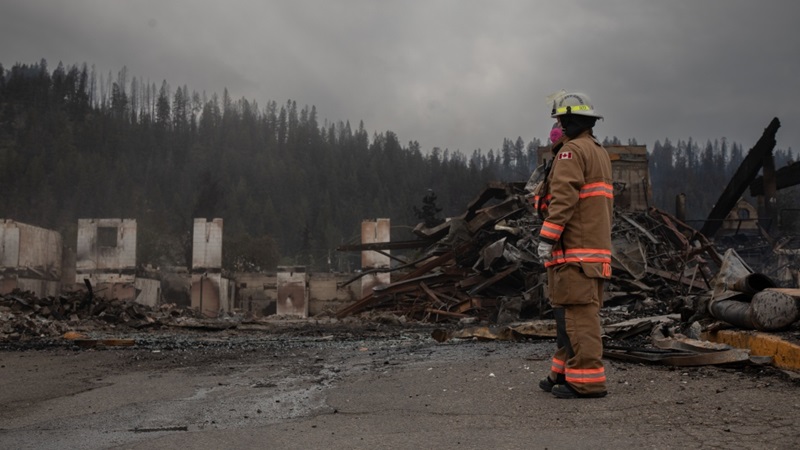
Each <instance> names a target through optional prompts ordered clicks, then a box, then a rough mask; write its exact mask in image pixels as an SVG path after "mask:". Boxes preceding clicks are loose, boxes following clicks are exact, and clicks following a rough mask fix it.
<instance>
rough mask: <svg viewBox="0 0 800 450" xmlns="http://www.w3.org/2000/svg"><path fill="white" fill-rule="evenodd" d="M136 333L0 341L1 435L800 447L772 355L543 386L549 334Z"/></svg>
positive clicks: (15, 440) (794, 388)
mask: <svg viewBox="0 0 800 450" xmlns="http://www.w3.org/2000/svg"><path fill="white" fill-rule="evenodd" d="M134 337H135V338H136V339H137V345H136V346H134V347H128V348H122V349H114V348H108V349H92V350H86V349H77V348H75V347H71V346H69V345H66V344H64V343H59V342H51V343H43V344H41V345H37V346H34V348H21V347H14V348H8V347H7V348H5V349H4V350H0V448H8V449H12V448H13V449H28V448H30V449H65V448H67V449H69V448H80V449H96V448H135V449H161V448H163V449H173V448H191V449H206V448H207V449H220V448H280V449H295V448H296V449H301V448H302V449H317V448H320V449H322V448H325V449H362V448H363V449H487V448H491V449H545V448H547V449H561V448H564V449H576V448H579V449H580V448H593V449H598V448H599V449H606V448H614V449H627V448H636V449H640V448H657V449H670V448H675V449H686V448H724V449H732V448H754V449H756V448H757V449H771V448H775V449H795V448H800V421H798V420H797V417H798V415H799V414H800V384H798V382H796V381H792V379H790V378H788V377H786V376H784V374H782V373H781V372H778V371H776V370H774V369H770V368H763V367H744V368H742V367H738V368H719V367H699V368H670V367H664V366H650V365H638V364H630V363H622V362H617V361H606V364H607V373H608V378H609V380H610V382H609V395H608V396H607V397H605V398H602V399H578V400H562V399H556V398H555V397H553V396H552V395H551V394H548V393H544V392H541V391H539V390H538V388H537V383H538V380H539V379H540V378H541V377H542V376H543V375H544V374H545V373H546V372H547V370H548V367H549V356H550V352H551V351H552V350H553V347H554V343H553V342H552V341H533V340H531V341H525V342H478V341H472V340H470V341H458V340H454V341H448V342H446V343H442V344H440V343H436V342H435V341H434V340H433V339H431V338H430V330H425V329H415V328H412V329H407V328H382V329H380V330H376V329H372V330H370V331H369V332H362V331H359V330H356V329H351V330H341V329H339V330H314V331H310V330H300V331H298V330H295V331H293V332H290V333H286V332H281V333H278V334H276V333H272V332H266V331H250V332H237V331H227V332H220V333H189V334H181V335H179V336H175V335H173V334H170V333H160V334H156V335H153V334H145V335H137V336H134Z"/></svg>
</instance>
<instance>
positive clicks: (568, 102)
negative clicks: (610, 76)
mask: <svg viewBox="0 0 800 450" xmlns="http://www.w3.org/2000/svg"><path fill="white" fill-rule="evenodd" d="M552 104H553V109H552V111H551V112H550V117H558V116H563V115H565V114H576V115H579V116H588V117H594V118H596V119H602V118H603V116H601V115H600V114H598V113H597V111H595V110H594V105H593V104H592V101H591V100H590V99H589V96H588V95H586V94H583V93H580V92H565V91H561V92H558V93H556V94H555V95H553V96H552Z"/></svg>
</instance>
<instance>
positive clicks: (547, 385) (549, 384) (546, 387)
mask: <svg viewBox="0 0 800 450" xmlns="http://www.w3.org/2000/svg"><path fill="white" fill-rule="evenodd" d="M563 383H565V381H564V375H561V374H559V375H558V376H557V377H556V381H553V380H551V379H550V376H549V375H548V376H546V377H544V378H543V379H542V381H540V382H539V389H541V390H543V391H545V392H551V391H552V390H553V386H555V385H558V384H563Z"/></svg>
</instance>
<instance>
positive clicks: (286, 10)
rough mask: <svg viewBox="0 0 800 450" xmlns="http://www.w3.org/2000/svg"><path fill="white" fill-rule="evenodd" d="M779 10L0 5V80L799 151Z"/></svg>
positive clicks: (149, 2)
mask: <svg viewBox="0 0 800 450" xmlns="http://www.w3.org/2000/svg"><path fill="white" fill-rule="evenodd" d="M798 5H800V3H798V2H796V1H794V0H781V1H771V0H761V1H758V2H755V1H745V0H706V1H693V0H671V1H669V2H666V1H664V2H644V1H634V0H604V1H602V2H599V1H593V0H580V1H569V0H564V1H560V2H538V1H530V0H519V1H517V0H493V1H477V0H419V1H418V0H403V1H391V2H389V1H374V0H318V1H312V0H292V1H288V0H228V1H225V2H212V1H200V0H137V1H123V0H70V1H57V0H5V1H3V2H2V5H0V63H2V64H3V66H4V67H6V68H9V67H11V66H12V65H13V64H15V63H17V62H21V63H34V62H38V61H39V60H40V59H41V58H45V59H46V60H47V61H48V64H49V65H50V67H51V69H52V68H54V67H55V65H56V64H57V63H58V62H59V61H60V62H63V63H64V64H65V65H72V64H82V63H84V62H85V63H87V64H89V65H90V66H92V65H94V66H95V67H96V69H97V71H98V72H99V73H104V74H106V73H108V72H113V73H114V74H116V73H117V72H118V71H119V70H120V69H122V68H123V67H126V68H127V70H128V74H129V79H130V77H132V76H135V77H138V78H141V79H144V80H149V81H151V82H154V83H156V84H158V85H160V83H161V81H162V80H166V81H167V82H168V83H169V84H170V86H171V87H173V88H175V87H177V86H183V85H186V86H187V87H188V88H189V89H190V90H195V91H198V92H201V93H202V92H206V93H208V94H209V95H210V94H212V93H217V94H221V93H222V92H223V90H224V89H228V91H229V94H230V95H231V97H233V98H246V99H248V100H253V101H256V102H257V103H258V104H259V105H260V106H261V107H264V106H265V105H266V103H267V101H270V100H274V101H276V102H278V104H282V103H285V102H286V101H287V100H294V101H296V102H297V104H298V105H299V106H301V107H302V106H311V105H314V106H316V108H317V111H318V115H319V120H320V121H324V120H328V121H332V122H339V121H350V123H351V125H352V126H354V127H355V126H357V124H358V122H359V121H362V120H363V122H364V126H365V128H366V129H367V130H368V131H370V133H372V132H379V133H380V132H385V131H387V130H391V131H393V132H395V133H396V134H397V135H398V137H399V139H400V141H401V143H407V142H408V141H411V140H416V141H418V142H419V143H420V145H421V147H422V148H423V149H424V150H430V149H431V148H433V147H440V148H442V149H450V150H460V151H462V152H463V153H465V154H471V153H472V151H473V150H475V149H479V148H480V149H482V150H483V151H488V150H489V149H497V148H499V147H501V145H502V140H503V138H511V139H516V138H517V137H522V138H523V139H524V140H525V141H529V140H531V139H533V138H534V137H538V138H540V139H542V140H545V139H546V137H547V133H548V131H549V129H550V125H551V123H552V119H550V118H549V114H548V112H549V109H548V105H546V104H545V98H546V96H547V95H548V94H550V93H552V92H554V91H557V90H559V89H566V90H574V91H581V92H585V93H586V94H588V95H589V96H590V97H591V98H592V100H593V102H594V103H595V107H596V108H597V110H598V111H600V112H601V113H602V114H603V115H604V116H605V120H604V121H602V122H600V123H599V124H598V125H597V127H596V129H595V131H596V134H597V135H598V136H599V137H601V138H602V137H612V136H616V137H618V138H620V139H621V140H623V142H625V141H626V140H627V139H630V138H634V139H636V140H637V141H638V142H639V143H640V144H646V145H647V146H648V148H652V145H653V143H654V142H655V141H656V140H661V141H662V142H663V141H664V139H666V138H668V139H670V140H672V141H675V140H678V139H680V140H687V139H688V138H692V139H693V140H695V141H697V142H699V143H701V145H704V144H705V142H707V141H709V140H710V141H713V140H716V139H721V138H727V139H728V140H729V141H733V142H738V143H740V144H742V146H743V147H744V148H745V150H746V149H749V148H750V147H752V145H753V144H754V143H755V142H756V140H757V139H758V138H759V137H760V135H761V133H762V132H763V130H764V128H765V127H766V126H767V125H768V124H769V122H770V120H771V119H772V118H773V117H778V118H779V119H780V120H781V123H782V127H781V128H780V130H779V131H778V136H777V138H778V148H783V149H786V148H792V149H794V150H795V151H797V149H798V148H800V142H798V139H800V98H799V97H800V90H799V89H798V88H800V81H798V80H800V77H799V76H798V75H800V55H798V51H797V49H798V45H799V44H800V31H798V27H797V23H796V22H797V17H800V14H798V13H800V6H798Z"/></svg>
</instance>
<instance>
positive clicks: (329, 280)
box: [234, 273, 361, 317]
mask: <svg viewBox="0 0 800 450" xmlns="http://www.w3.org/2000/svg"><path fill="white" fill-rule="evenodd" d="M352 278H353V274H334V273H311V274H308V296H309V297H308V315H309V316H312V317H313V316H316V315H319V314H330V313H333V312H336V311H338V310H339V309H340V308H342V307H344V306H345V305H348V304H350V303H352V302H354V301H356V300H358V299H359V298H360V297H359V295H360V292H361V280H356V281H354V282H352V283H350V284H348V285H347V286H344V287H341V288H339V287H338V284H339V283H345V282H347V281H349V280H351V279H352ZM234 279H235V280H236V302H235V305H234V307H235V309H236V310H237V311H241V312H251V313H253V314H254V315H256V316H269V315H273V314H277V301H278V277H277V275H276V274H274V273H269V274H262V273H236V274H235V275H234Z"/></svg>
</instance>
